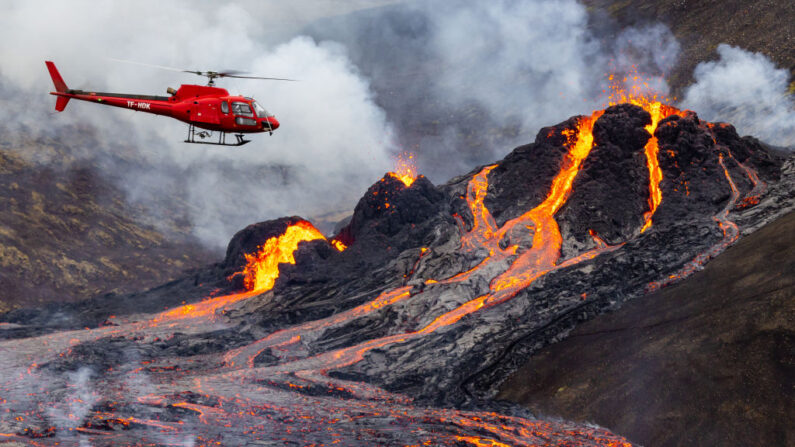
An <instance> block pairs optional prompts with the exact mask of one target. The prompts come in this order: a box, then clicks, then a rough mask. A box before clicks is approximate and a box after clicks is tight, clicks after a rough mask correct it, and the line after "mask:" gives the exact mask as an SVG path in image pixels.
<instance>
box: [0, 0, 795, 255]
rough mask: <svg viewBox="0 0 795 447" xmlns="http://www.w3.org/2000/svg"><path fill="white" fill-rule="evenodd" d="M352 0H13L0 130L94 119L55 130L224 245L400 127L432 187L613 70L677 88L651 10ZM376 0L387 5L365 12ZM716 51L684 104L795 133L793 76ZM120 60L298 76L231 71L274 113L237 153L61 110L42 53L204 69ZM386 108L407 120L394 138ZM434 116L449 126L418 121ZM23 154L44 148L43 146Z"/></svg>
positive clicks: (505, 146)
mask: <svg viewBox="0 0 795 447" xmlns="http://www.w3.org/2000/svg"><path fill="white" fill-rule="evenodd" d="M341 3H342V2H337V1H332V0H293V1H291V2H279V1H275V0H274V1H254V0H241V1H237V2H233V3H224V4H222V5H219V4H218V3H216V2H210V1H195V2H194V1H188V0H175V1H170V2H157V1H152V0H144V1H137V2H100V3H97V2H95V1H89V0H75V1H70V2H62V1H57V0H25V1H22V0H17V1H9V2H6V3H5V4H4V14H3V15H2V16H0V38H2V39H3V41H4V42H19V44H17V45H3V46H2V47H0V61H3V62H2V64H0V93H2V97H0V121H2V123H3V124H2V125H4V126H5V127H6V128H7V129H9V130H10V132H7V134H6V135H3V140H4V141H5V142H8V141H13V140H14V139H15V138H18V135H19V134H20V133H21V132H20V130H24V131H30V132H41V133H47V132H49V133H48V135H50V136H53V135H54V136H57V137H60V136H61V134H60V133H59V130H62V129H65V128H69V127H70V126H71V128H72V129H74V128H75V124H78V123H87V124H88V125H89V126H90V127H93V128H96V132H97V134H96V136H95V137H93V138H89V143H90V144H88V143H86V142H85V141H84V140H78V139H76V138H73V137H70V138H60V142H61V143H62V144H66V145H73V146H75V147H73V148H72V149H73V154H77V155H76V156H80V157H88V158H91V157H93V160H94V164H95V165H96V166H98V167H100V168H101V169H102V170H103V171H104V172H106V174H107V175H108V176H109V177H111V178H115V179H117V181H118V182H119V184H120V185H122V186H123V187H124V188H125V190H126V191H127V193H128V195H129V197H130V199H131V200H133V201H135V202H137V203H140V204H143V205H145V207H146V208H147V209H148V210H149V212H151V213H154V214H156V216H155V218H154V219H153V220H155V221H157V217H158V216H159V217H163V216H166V217H165V218H164V219H163V220H168V218H169V217H173V216H171V215H172V214H174V211H173V210H171V209H170V208H171V207H174V206H175V204H177V205H178V206H179V207H181V209H187V210H188V211H189V216H188V217H189V220H190V224H191V225H192V227H193V231H194V234H196V235H197V236H199V237H200V238H201V240H203V241H205V242H206V243H207V244H208V245H211V246H214V247H223V246H224V245H225V244H226V242H227V241H228V240H229V238H230V236H231V235H232V234H233V233H234V232H235V231H237V230H238V229H240V228H242V227H244V226H246V225H248V224H250V223H253V222H257V221H261V220H265V219H270V218H275V217H278V216H283V215H293V214H300V215H304V216H308V217H311V216H316V215H319V214H322V213H326V212H331V211H340V210H350V209H352V208H353V205H354V204H355V201H356V200H357V199H358V198H359V197H360V195H361V194H362V192H363V191H364V190H365V189H366V188H367V187H368V186H369V185H370V184H371V183H372V182H374V181H375V180H377V179H378V178H379V177H380V176H381V175H382V174H383V173H384V172H385V171H387V170H389V169H390V168H391V167H392V160H391V154H392V153H393V152H395V151H397V150H398V149H396V146H395V144H394V143H393V140H401V139H405V137H406V135H407V134H412V133H413V134H415V135H414V137H415V140H411V141H409V140H410V139H407V140H406V141H402V140H401V143H404V142H405V143H410V144H411V147H410V149H411V150H415V151H417V152H419V153H418V158H417V159H418V160H419V163H420V166H419V167H420V170H421V172H422V173H423V174H425V175H427V176H428V177H430V178H431V179H432V180H434V181H437V182H439V181H444V180H446V179H447V178H449V177H450V176H453V175H457V174H460V173H461V172H465V171H467V170H469V169H471V168H472V166H474V165H476V164H482V163H487V162H490V161H492V160H495V159H498V158H501V157H502V156H504V155H505V153H506V152H507V151H508V150H509V149H510V147H512V146H513V145H517V144H524V143H527V142H529V141H532V139H533V138H534V136H535V134H536V132H537V131H538V129H539V128H541V127H543V126H546V125H550V124H554V123H557V122H559V121H561V120H564V119H566V118H568V117H569V116H572V115H576V114H587V113H590V111H591V110H594V109H598V108H602V107H603V106H604V105H605V103H606V101H607V94H608V93H609V92H606V85H607V76H608V75H609V74H617V75H619V77H618V79H621V77H623V75H624V74H627V73H636V74H637V75H638V76H639V79H640V80H641V82H645V83H646V85H645V86H644V87H645V88H648V89H649V90H654V91H656V92H658V93H662V94H667V93H668V86H667V84H666V82H665V77H666V75H667V74H669V72H670V70H671V69H672V68H673V67H674V65H675V64H676V61H677V57H678V54H679V51H680V48H679V44H678V42H677V41H676V39H675V38H674V36H673V35H672V34H671V32H670V30H668V28H666V27H665V26H663V25H659V24H657V25H651V26H647V27H643V28H631V29H627V30H623V31H621V32H617V33H614V32H612V31H611V34H610V35H598V36H597V35H595V34H594V31H591V29H592V28H590V27H589V15H588V11H587V10H586V8H585V7H584V6H583V5H582V4H581V3H579V2H578V1H576V0H554V1H547V0H495V1H489V2H474V1H463V0H444V1H439V0H436V1H433V0H425V1H418V2H405V3H404V2H396V1H394V0H356V1H352V2H345V4H344V5H341ZM380 5H392V6H391V7H387V8H382V9H373V10H364V9H366V8H368V7H372V6H380ZM355 10H363V11H360V12H359V13H357V14H356V15H355V16H350V18H349V19H347V21H345V20H343V21H342V22H341V23H343V26H339V24H337V26H336V27H335V26H332V25H333V24H332V23H331V22H333V21H334V19H325V20H321V21H319V22H315V25H317V27H316V29H315V30H314V33H313V34H312V35H314V36H323V37H321V38H318V37H315V38H310V37H306V36H302V35H301V34H302V33H303V31H299V30H303V29H304V28H303V27H304V26H306V25H308V24H309V23H310V22H312V21H314V20H316V19H320V18H322V17H328V16H331V15H344V14H346V13H348V12H351V11H355ZM324 26H325V28H324ZM310 28H311V27H310ZM307 30H308V28H307ZM335 42H339V43H335ZM719 54H720V56H721V59H720V60H719V61H717V62H710V63H705V64H702V65H700V66H699V67H698V68H697V70H696V73H695V77H696V81H697V82H696V84H695V85H693V86H692V87H691V88H690V89H689V90H688V91H687V93H686V95H685V98H684V100H683V101H682V105H683V106H684V107H688V108H692V109H694V110H696V111H697V112H699V113H700V114H701V115H702V116H703V117H704V118H706V119H710V120H716V119H720V120H725V121H729V122H732V123H734V124H735V125H737V127H738V129H739V130H740V131H741V132H743V133H750V134H754V135H756V136H759V137H760V138H762V139H764V140H766V141H769V142H771V143H774V144H780V145H792V144H794V143H795V142H794V141H793V138H795V137H793V135H795V132H794V130H795V128H794V127H793V126H795V124H794V123H795V119H793V118H795V116H794V115H793V105H792V101H793V100H792V97H788V96H786V94H785V92H786V88H787V77H788V75H787V73H786V71H784V70H778V69H776V68H775V66H774V65H773V64H772V63H770V62H769V61H768V60H766V59H765V58H764V57H762V56H761V55H756V54H751V53H748V52H745V51H743V50H740V49H737V48H732V47H728V46H721V47H719ZM110 57H113V58H122V59H129V60H134V61H139V62H147V63H153V64H158V65H166V66H173V67H185V68H191V69H199V70H207V69H222V70H223V69H240V70H246V71H249V72H251V73H255V74H262V75H267V76H275V77H288V78H296V79H300V80H301V82H296V83H266V82H255V81H243V80H233V79H225V80H223V82H222V86H224V87H226V88H227V89H228V90H230V92H231V93H233V94H234V93H244V94H247V95H248V96H252V97H255V98H257V100H258V101H259V102H260V103H261V104H263V105H264V106H265V107H266V108H267V109H268V110H269V111H270V112H272V113H274V114H275V115H276V116H277V118H278V119H279V120H280V122H281V123H282V127H281V128H280V129H278V130H277V131H276V133H275V134H274V135H273V136H272V137H268V136H266V135H258V136H254V137H253V140H254V141H253V142H252V143H250V144H248V145H246V146H243V147H241V148H234V149H229V148H215V147H211V146H209V147H208V146H195V145H186V144H184V143H182V142H181V140H183V139H184V138H185V132H186V129H185V126H184V125H183V124H181V123H178V122H176V121H173V120H169V119H165V118H161V117H155V116H150V115H146V114H139V113H131V112H129V111H125V110H117V109H111V108H101V107H98V106H96V105H93V104H92V105H89V104H85V103H80V102H78V101H72V102H71V103H70V104H69V107H68V108H67V110H66V112H64V113H61V114H53V113H52V106H53V103H54V99H53V98H51V97H48V96H46V95H45V92H46V91H48V90H50V89H51V88H52V87H51V82H50V79H49V76H48V75H47V73H46V70H45V68H44V64H43V61H44V60H45V59H50V60H54V61H55V62H56V63H57V64H58V66H59V68H60V70H61V74H62V75H63V76H64V78H65V80H66V82H67V84H69V86H70V87H73V88H92V89H95V90H105V91H107V90H110V91H121V92H132V93H136V92H138V93H147V94H157V93H161V94H162V92H163V91H164V90H165V87H166V86H172V87H178V85H179V84H181V83H201V82H202V80H201V79H198V78H195V77H191V76H192V75H187V74H181V73H175V72H168V71H158V70H155V69H149V68H146V67H139V66H130V65H126V64H120V63H116V62H111V61H109V60H108V58H110ZM352 61H355V62H356V63H355V64H354V62H352ZM362 73H367V74H369V75H371V76H372V79H367V77H366V76H365V75H363V74H362ZM417 74H419V75H417ZM628 79H629V83H630V84H631V83H633V82H634V79H633V77H632V76H629V77H628ZM376 93H379V94H380V93H384V96H383V97H376V96H375V95H376ZM379 104H380V105H381V106H383V107H384V109H385V110H387V112H385V111H384V110H383V109H382V108H381V107H379ZM473 105H474V106H473ZM469 111H472V112H471V113H469ZM387 113H388V114H387ZM406 117H411V119H406ZM451 117H452V118H451ZM390 122H396V123H400V126H402V127H400V128H399V129H398V131H399V133H398V132H396V131H393V127H394V126H392V125H391V124H390ZM2 125H0V127H2ZM14 126H16V127H14ZM407 126H408V127H407ZM429 126H430V127H433V126H437V127H436V128H435V130H433V131H428V132H426V131H425V130H417V129H423V128H428V127H429ZM511 126H513V128H514V129H513V130H510V129H509V130H508V131H505V130H506V128H508V127H511ZM73 132H74V131H73ZM423 132H425V133H423ZM434 132H435V133H434ZM15 135H16V136H15ZM495 135H496V136H495ZM472 140H479V142H476V144H473V143H472ZM81 145H83V146H85V147H81ZM26 150H27V151H30V148H29V149H26ZM24 155H26V156H27V157H28V158H29V159H34V160H38V161H39V162H49V161H50V160H51V159H52V158H51V157H50V156H51V153H49V152H46V151H42V152H37V153H25V154H24ZM48 157H49V158H48Z"/></svg>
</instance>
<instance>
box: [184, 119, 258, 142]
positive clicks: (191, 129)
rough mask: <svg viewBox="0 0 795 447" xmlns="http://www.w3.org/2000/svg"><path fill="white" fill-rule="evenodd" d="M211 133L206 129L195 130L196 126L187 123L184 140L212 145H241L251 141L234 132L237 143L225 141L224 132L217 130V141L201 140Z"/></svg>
mask: <svg viewBox="0 0 795 447" xmlns="http://www.w3.org/2000/svg"><path fill="white" fill-rule="evenodd" d="M212 134H213V133H212V132H211V131H208V130H198V131H197V130H196V126H194V125H193V124H190V125H188V138H187V139H186V140H185V142H186V143H193V144H211V145H214V146H242V145H244V144H246V143H250V142H251V140H246V139H245V138H243V134H242V133H236V134H234V135H235V138H237V143H227V142H226V132H218V141H203V140H204V139H205V138H210V137H211V136H212ZM196 137H199V139H200V140H196Z"/></svg>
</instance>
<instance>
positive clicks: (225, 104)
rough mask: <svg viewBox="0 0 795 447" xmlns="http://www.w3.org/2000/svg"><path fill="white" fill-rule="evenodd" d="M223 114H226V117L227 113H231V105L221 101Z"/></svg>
mask: <svg viewBox="0 0 795 447" xmlns="http://www.w3.org/2000/svg"><path fill="white" fill-rule="evenodd" d="M221 112H223V113H224V115H226V114H227V113H229V103H228V102H226V101H221Z"/></svg>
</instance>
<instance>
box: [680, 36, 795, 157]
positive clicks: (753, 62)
mask: <svg viewBox="0 0 795 447" xmlns="http://www.w3.org/2000/svg"><path fill="white" fill-rule="evenodd" d="M718 55H719V56H720V59H719V60H717V61H711V62H703V63H701V64H699V65H698V66H697V67H696V70H695V73H694V76H695V79H696V82H695V84H693V85H692V86H690V87H689V88H688V89H687V91H686V92H685V96H684V98H683V100H682V106H684V107H686V108H689V109H692V110H695V111H697V112H698V113H699V116H701V117H702V118H705V119H707V120H710V121H725V122H729V123H732V124H734V126H735V127H737V131H738V132H740V133H741V134H744V135H748V134H750V135H753V136H755V137H758V138H760V139H762V140H764V141H766V142H768V143H771V144H775V145H779V146H795V99H793V97H792V96H791V95H790V94H789V93H788V91H787V88H788V83H789V77H790V74H789V71H788V70H786V69H783V68H777V67H776V65H775V64H774V63H773V62H772V61H771V60H770V59H768V58H767V57H765V56H764V55H762V54H759V53H752V52H749V51H746V50H743V49H742V48H737V47H733V46H730V45H726V44H721V45H719V46H718Z"/></svg>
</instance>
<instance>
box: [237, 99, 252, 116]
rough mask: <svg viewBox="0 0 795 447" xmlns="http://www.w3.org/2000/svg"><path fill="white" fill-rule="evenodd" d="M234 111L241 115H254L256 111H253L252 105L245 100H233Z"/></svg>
mask: <svg viewBox="0 0 795 447" xmlns="http://www.w3.org/2000/svg"><path fill="white" fill-rule="evenodd" d="M232 113H234V114H235V115H240V116H254V113H253V112H252V111H251V107H250V106H249V105H248V103H245V102H233V103H232Z"/></svg>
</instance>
